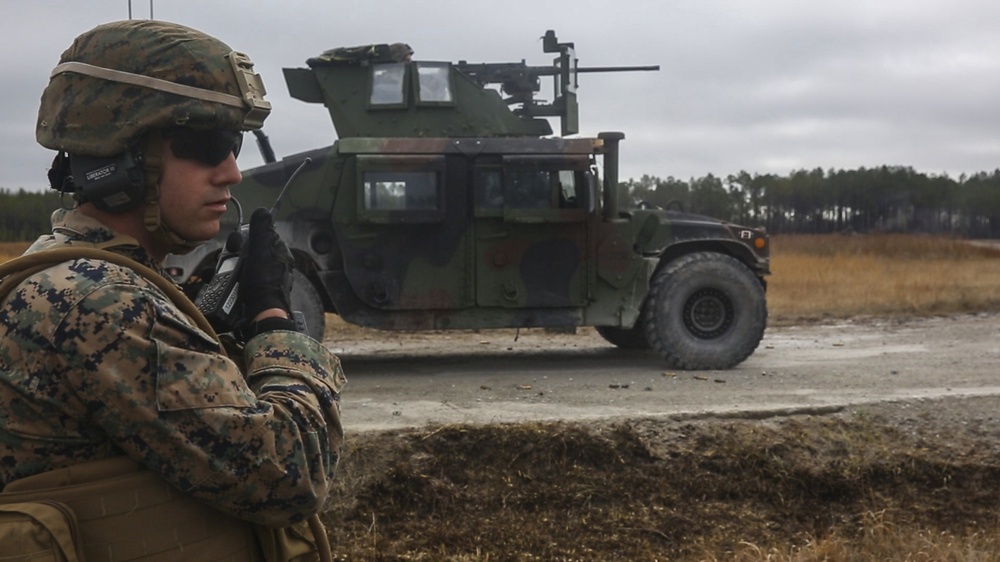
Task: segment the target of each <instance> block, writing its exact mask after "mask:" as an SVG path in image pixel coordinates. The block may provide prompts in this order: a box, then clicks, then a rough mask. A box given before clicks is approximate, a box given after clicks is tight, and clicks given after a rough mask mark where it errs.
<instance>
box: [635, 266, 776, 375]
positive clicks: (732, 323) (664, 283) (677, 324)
mask: <svg viewBox="0 0 1000 562" xmlns="http://www.w3.org/2000/svg"><path fill="white" fill-rule="evenodd" d="M643 313H644V315H645V317H646V338H647V340H648V341H649V344H650V346H651V347H652V348H653V349H654V350H656V352H657V353H659V354H660V355H661V356H662V357H663V358H664V359H665V360H666V362H667V364H668V365H669V366H670V367H672V368H675V369H687V370H711V369H729V368H731V367H733V366H735V365H737V364H738V363H740V362H741V361H743V360H744V359H746V358H747V357H749V356H750V354H751V353H753V352H754V350H755V349H757V345H758V344H760V340H761V339H762V338H763V337H764V328H765V327H766V326H767V302H766V300H765V297H764V288H763V287H762V286H761V283H760V282H759V281H758V280H757V277H756V276H755V275H754V274H753V272H751V271H750V269H749V268H747V267H746V266H745V265H743V264H742V263H740V262H739V261H738V260H736V259H735V258H732V257H730V256H727V255H725V254H719V253H715V252H697V253H693V254H688V255H686V256H682V257H680V258H678V259H676V260H674V261H673V262H671V263H669V264H667V265H666V267H663V268H662V269H660V271H658V272H656V274H655V275H654V276H653V279H652V282H651V286H650V291H649V296H648V297H647V299H646V303H645V305H644V310H643Z"/></svg>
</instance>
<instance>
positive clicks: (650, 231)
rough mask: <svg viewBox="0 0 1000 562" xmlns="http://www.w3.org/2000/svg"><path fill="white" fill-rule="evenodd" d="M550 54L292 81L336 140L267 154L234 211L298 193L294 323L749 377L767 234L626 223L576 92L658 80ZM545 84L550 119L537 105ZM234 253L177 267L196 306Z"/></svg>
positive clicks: (568, 50) (304, 74) (294, 74)
mask: <svg viewBox="0 0 1000 562" xmlns="http://www.w3.org/2000/svg"><path fill="white" fill-rule="evenodd" d="M543 51H544V52H546V53H556V57H555V60H554V63H553V64H552V65H551V66H528V65H526V64H525V63H524V62H523V61H522V62H521V63H488V64H487V63H484V64H470V63H466V62H464V61H462V62H458V63H450V62H435V61H428V62H424V61H411V60H410V56H409V55H410V53H412V51H411V50H410V49H409V47H408V46H407V45H405V44H393V45H371V46H365V47H354V48H341V49H332V50H330V51H327V52H325V53H323V54H322V55H320V56H318V57H316V58H312V59H309V60H308V61H306V64H307V67H306V68H287V69H285V70H284V75H285V81H286V82H287V84H288V89H289V92H290V94H291V95H292V96H293V97H294V98H296V99H299V100H301V101H304V102H308V103H321V104H323V105H325V106H326V107H327V109H328V110H329V113H330V117H331V118H332V120H333V124H334V127H335V129H336V132H337V136H338V137H339V139H338V140H336V142H334V143H333V144H332V145H331V146H327V147H324V148H318V149H316V150H311V151H308V152H304V153H300V154H294V155H291V156H287V157H285V158H284V159H282V160H280V161H273V152H269V151H268V150H267V149H269V146H268V144H267V143H266V136H264V135H258V140H260V141H265V142H264V143H263V144H262V148H263V149H265V152H264V154H265V159H266V160H267V161H268V162H267V163H266V164H264V165H262V166H260V167H257V168H253V169H250V170H246V171H245V172H244V179H243V182H242V183H241V184H240V185H239V186H238V187H237V188H236V189H235V190H234V194H235V195H236V196H237V197H238V198H239V199H240V201H241V203H242V207H243V208H249V209H252V208H256V207H260V206H263V207H270V206H271V205H272V203H273V202H274V200H275V198H276V197H277V195H278V193H279V192H280V191H281V190H282V188H283V187H284V186H285V184H286V183H287V182H289V179H290V178H293V177H294V179H293V180H292V182H291V184H290V185H289V187H288V189H287V192H286V195H285V197H284V199H283V202H282V206H281V208H280V211H279V213H278V215H277V226H278V232H279V233H280V234H281V235H282V237H283V238H284V239H285V240H286V241H287V242H288V245H289V247H290V248H291V250H292V252H293V253H294V254H295V257H296V261H297V268H296V272H295V284H294V290H293V295H292V300H293V306H294V307H295V308H296V309H298V310H301V311H302V312H303V313H304V314H305V317H306V321H307V326H308V329H309V331H310V332H311V333H312V334H313V335H316V336H319V337H321V336H322V334H323V330H324V312H332V313H336V314H338V315H340V316H341V318H343V319H344V320H345V321H347V322H350V323H353V324H357V325H361V326H367V327H371V328H379V329H384V330H443V329H475V328H523V327H549V328H571V327H577V326H595V327H596V329H597V331H598V332H599V333H600V334H601V335H602V336H603V337H604V338H605V339H607V340H608V341H609V342H611V343H613V344H615V345H617V346H620V347H625V348H650V347H651V348H652V349H654V350H655V351H656V352H658V353H659V354H660V355H661V356H662V357H663V359H664V360H665V361H666V364H667V365H668V366H670V367H672V368H677V369H725V368H729V367H732V366H734V365H736V364H737V363H740V362H741V361H743V360H744V359H746V358H747V357H748V356H749V355H750V354H751V353H753V351H754V350H755V349H756V347H757V345H758V344H759V342H760V340H761V338H762V336H763V333H764V328H765V325H766V321H767V308H766V302H765V286H766V283H765V275H767V274H768V273H769V244H768V237H767V234H766V233H765V232H764V231H763V230H761V229H756V228H748V227H744V226H737V225H733V224H728V223H725V222H722V221H719V220H716V219H712V218H708V217H704V216H697V215H692V214H686V213H683V212H681V211H677V210H663V209H659V208H655V207H652V206H650V205H646V204H639V205H623V204H621V201H622V200H623V199H624V197H623V196H622V194H619V185H618V162H619V143H620V141H621V140H622V139H623V138H624V135H623V134H621V133H617V132H607V133H601V134H599V135H597V138H574V137H572V135H575V134H577V133H578V129H579V127H578V106H577V99H576V87H577V75H578V74H579V73H583V72H602V71H618V70H647V69H653V70H655V69H657V68H658V67H610V68H607V67H605V68H581V67H579V66H578V65H577V59H576V58H575V53H574V49H573V44H572V43H560V42H558V41H557V40H556V36H555V34H554V33H553V32H552V31H548V32H547V33H546V34H545V36H544V37H543ZM543 76H551V77H552V79H553V83H554V90H553V100H552V102H551V103H545V102H543V101H539V100H536V99H535V97H536V94H537V93H538V92H540V91H541V89H540V82H541V77H543ZM547 117H558V118H559V121H560V123H561V133H562V135H561V136H553V132H552V127H551V125H550V123H549V121H548V120H547ZM269 154H270V155H269ZM300 168H301V169H300ZM297 172H300V173H297ZM634 206H637V207H638V208H628V207H634ZM225 230H226V229H225V228H224V231H225ZM225 234H226V232H224V233H223V234H222V235H220V237H219V239H218V240H216V241H213V242H211V243H209V244H206V245H205V246H203V247H201V248H200V249H199V250H198V251H196V252H194V253H192V254H189V255H187V256H182V257H172V258H171V259H170V260H169V262H168V270H169V271H170V272H171V273H172V275H174V277H175V279H176V280H177V281H178V282H180V283H181V284H182V285H186V287H187V289H188V290H189V291H191V292H192V293H193V292H196V291H197V289H198V286H199V284H201V283H204V282H205V281H206V280H207V279H209V278H210V277H211V275H212V272H213V270H214V267H215V265H216V260H217V255H218V252H219V249H220V247H221V246H222V244H223V241H224V239H225Z"/></svg>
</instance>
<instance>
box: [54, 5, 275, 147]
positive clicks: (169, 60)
mask: <svg viewBox="0 0 1000 562" xmlns="http://www.w3.org/2000/svg"><path fill="white" fill-rule="evenodd" d="M264 93H265V92H264V86H263V83H262V82H261V80H260V77H259V76H258V75H256V74H254V73H253V63H252V62H251V61H250V59H249V57H247V56H246V55H244V54H242V53H238V52H235V51H233V50H232V49H231V48H230V47H229V46H228V45H226V44H225V43H223V42H222V41H219V40H218V39H216V38H214V37H211V36H209V35H207V34H205V33H202V32H200V31H198V30H195V29H191V28H189V27H185V26H182V25H178V24H173V23H167V22H162V21H153V20H128V21H120V22H113V23H108V24H104V25H100V26H98V27H95V28H94V29H92V30H90V31H88V32H85V33H83V34H82V35H80V36H79V37H77V38H76V40H75V41H74V42H73V44H72V45H71V46H70V47H69V49H67V50H66V51H65V52H64V53H63V54H62V57H61V59H60V61H59V65H58V66H56V67H55V69H53V71H52V74H51V76H50V78H49V84H48V86H47V87H46V88H45V91H44V92H43V93H42V101H41V107H40V108H39V110H38V122H37V124H36V128H35V137H36V139H37V140H38V143H39V144H41V145H42V146H44V147H46V148H50V149H53V150H58V151H64V152H67V153H69V154H78V155H86V156H112V155H115V154H119V153H122V152H124V151H125V150H126V149H128V148H129V147H130V146H132V145H133V144H134V143H136V142H137V141H138V140H139V139H140V138H141V137H142V135H143V134H144V133H145V132H146V131H148V130H151V129H164V128H169V127H178V126H184V127H190V128H194V129H226V130H234V131H237V130H249V129H259V128H260V127H261V126H262V125H263V122H264V118H265V117H267V115H268V113H269V112H270V109H271V106H270V104H269V103H268V102H266V101H264V99H263V96H264Z"/></svg>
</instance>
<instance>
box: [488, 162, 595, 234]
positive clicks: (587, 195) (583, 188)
mask: <svg viewBox="0 0 1000 562" xmlns="http://www.w3.org/2000/svg"><path fill="white" fill-rule="evenodd" d="M503 163H504V166H503V172H502V173H503V209H504V211H503V215H504V217H505V219H507V220H515V221H532V220H547V221H572V220H582V219H583V217H584V216H585V215H586V213H587V212H588V211H592V210H593V205H592V204H591V203H592V202H591V199H592V198H593V194H592V193H591V191H592V188H591V184H592V181H591V179H590V178H591V176H590V173H589V171H588V170H589V160H588V159H587V158H586V157H551V156H550V157H541V158H539V157H534V156H506V157H504V159H503ZM477 181H478V180H477ZM480 208H482V207H480Z"/></svg>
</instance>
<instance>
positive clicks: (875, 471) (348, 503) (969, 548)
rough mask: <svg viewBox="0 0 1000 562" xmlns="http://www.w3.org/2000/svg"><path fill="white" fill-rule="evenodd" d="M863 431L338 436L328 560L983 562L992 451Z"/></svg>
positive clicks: (613, 428)
mask: <svg viewBox="0 0 1000 562" xmlns="http://www.w3.org/2000/svg"><path fill="white" fill-rule="evenodd" d="M960 441H961V440H957V439H956V440H953V441H952V442H951V443H950V444H948V445H946V446H944V447H929V446H928V445H931V444H932V443H930V442H928V441H926V440H924V438H923V437H922V436H921V435H920V434H919V433H913V432H908V431H902V430H900V429H898V428H896V427H895V426H894V425H893V424H892V423H891V422H890V420H885V419H880V418H877V417H874V416H872V417H866V416H848V417H843V418H839V417H815V418H814V417H808V416H804V417H793V418H787V419H784V420H776V421H775V420H772V421H770V422H759V421H718V420H715V421H709V420H705V421H700V422H683V421H677V422H674V423H665V422H664V421H663V420H638V421H630V422H624V423H621V424H617V425H604V424H594V423H587V424H572V423H551V424H518V425H511V426H499V425H495V426H443V427H428V428H422V429H418V430H412V431H406V432H387V433H380V434H368V435H363V436H356V437H355V438H354V439H353V441H352V442H351V443H352V448H351V450H350V451H349V453H348V456H347V458H345V461H344V464H343V467H342V470H341V473H340V474H341V476H340V480H339V483H338V489H337V491H336V493H335V494H334V497H335V500H334V504H333V505H332V506H331V509H330V510H329V511H328V512H327V513H326V515H325V516H324V519H325V521H326V523H327V525H328V528H329V530H330V534H331V538H332V540H333V541H334V542H335V544H336V546H335V551H336V552H338V553H339V555H340V556H341V557H342V559H343V560H373V561H376V560H377V561H389V560H393V561H395V560H444V561H473V560H475V561H495V560H594V561H598V560H600V561H655V560H683V561H696V560H697V561H702V560H704V561H728V560H738V561H745V562H749V561H764V560H767V561H777V562H811V561H820V560H826V561H831V562H837V561H845V562H846V561H855V560H857V561H868V560H879V561H884V562H903V561H913V560H926V561H938V560H940V561H945V560H953V561H955V562H962V561H969V562H971V561H993V562H996V561H998V560H1000V550H998V547H1000V535H998V533H997V531H996V523H997V522H998V521H997V520H998V515H997V512H996V498H997V497H1000V467H998V464H997V462H996V460H997V450H996V447H993V446H985V447H983V446H976V445H975V444H970V443H961V442H960Z"/></svg>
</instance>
